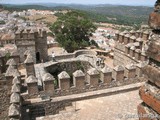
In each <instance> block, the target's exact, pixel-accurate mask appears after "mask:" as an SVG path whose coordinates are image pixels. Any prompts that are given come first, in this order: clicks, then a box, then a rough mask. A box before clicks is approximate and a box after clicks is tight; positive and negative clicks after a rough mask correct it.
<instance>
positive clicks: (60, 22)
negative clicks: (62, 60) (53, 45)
mask: <svg viewBox="0 0 160 120" xmlns="http://www.w3.org/2000/svg"><path fill="white" fill-rule="evenodd" d="M50 29H51V30H52V32H53V33H54V34H55V39H56V41H57V42H58V43H59V44H60V45H61V46H62V47H64V48H65V49H66V50H67V51H68V52H74V51H75V50H77V49H81V48H84V47H86V46H88V45H89V37H90V36H92V33H93V32H94V31H95V30H96V26H95V25H94V24H93V23H92V21H91V20H90V19H88V17H87V16H86V15H85V14H84V13H81V12H79V11H69V12H67V13H66V14H63V15H61V16H60V17H59V18H58V19H57V21H56V22H55V23H54V24H53V25H52V26H51V27H50Z"/></svg>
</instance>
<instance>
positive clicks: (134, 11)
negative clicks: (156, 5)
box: [4, 4, 153, 26]
mask: <svg viewBox="0 0 160 120" xmlns="http://www.w3.org/2000/svg"><path fill="white" fill-rule="evenodd" d="M4 8H5V9H7V10H10V11H14V10H17V11H21V10H27V9H39V10H81V11H82V12H84V13H86V14H87V16H88V17H89V18H90V19H92V20H93V21H94V22H107V23H113V24H119V25H129V26H134V25H135V24H136V25H138V26H139V25H140V24H142V23H146V21H147V20H148V15H149V14H150V12H151V11H152V10H153V8H152V7H145V6H123V5H93V6H91V5H72V4H71V5H65V4H62V5H61V4H59V5H57V6H56V4H39V5H4ZM56 16H58V17H59V16H61V14H60V13H56Z"/></svg>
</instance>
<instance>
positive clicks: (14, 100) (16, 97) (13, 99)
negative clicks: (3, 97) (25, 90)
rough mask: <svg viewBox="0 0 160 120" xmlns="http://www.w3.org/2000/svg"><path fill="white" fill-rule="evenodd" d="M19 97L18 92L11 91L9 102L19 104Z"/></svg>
mask: <svg viewBox="0 0 160 120" xmlns="http://www.w3.org/2000/svg"><path fill="white" fill-rule="evenodd" d="M20 101H21V98H20V95H19V94H18V93H12V94H11V97H10V103H11V104H12V103H13V104H20Z"/></svg>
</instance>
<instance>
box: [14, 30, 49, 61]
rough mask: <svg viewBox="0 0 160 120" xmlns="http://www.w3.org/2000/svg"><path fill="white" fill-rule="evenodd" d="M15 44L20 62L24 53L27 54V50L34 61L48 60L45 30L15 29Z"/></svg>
mask: <svg viewBox="0 0 160 120" xmlns="http://www.w3.org/2000/svg"><path fill="white" fill-rule="evenodd" d="M15 44H16V46H17V51H18V53H19V54H20V61H21V62H22V61H24V54H27V51H30V53H31V55H32V57H33V60H34V63H37V62H40V61H44V62H45V61H47V60H48V51H47V49H48V48H47V33H46V31H45V30H41V29H39V30H34V29H28V30H27V29H24V30H17V31H16V33H15Z"/></svg>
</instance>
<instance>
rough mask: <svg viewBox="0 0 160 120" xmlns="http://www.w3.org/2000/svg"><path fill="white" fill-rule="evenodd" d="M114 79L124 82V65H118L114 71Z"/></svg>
mask: <svg viewBox="0 0 160 120" xmlns="http://www.w3.org/2000/svg"><path fill="white" fill-rule="evenodd" d="M112 77H113V78H114V80H116V81H120V82H122V81H123V80H124V67H123V66H122V65H118V66H116V67H115V68H114V69H113V74H112Z"/></svg>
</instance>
